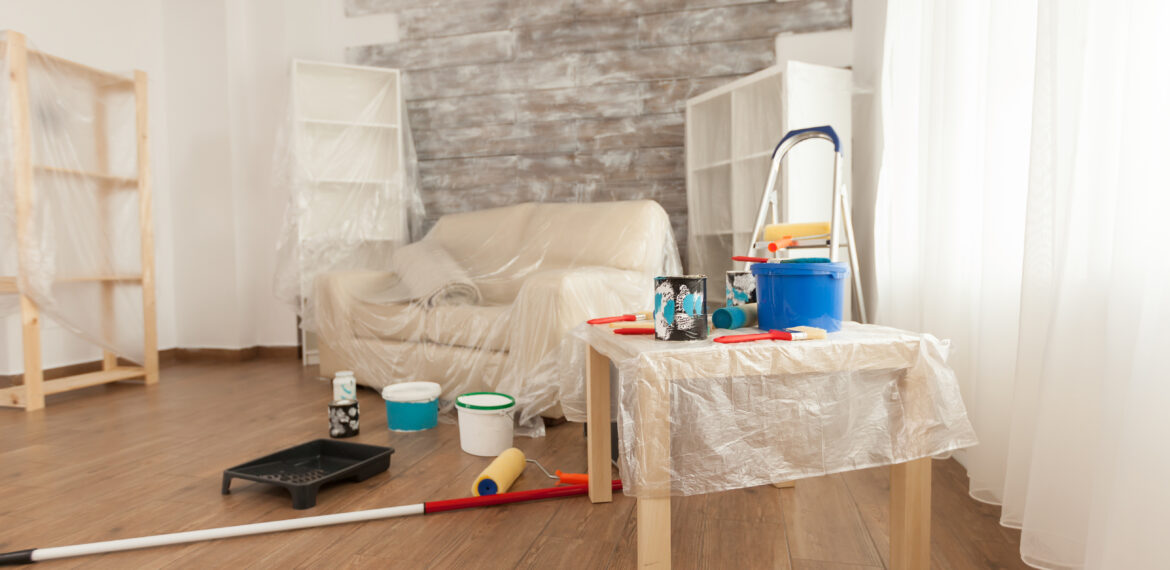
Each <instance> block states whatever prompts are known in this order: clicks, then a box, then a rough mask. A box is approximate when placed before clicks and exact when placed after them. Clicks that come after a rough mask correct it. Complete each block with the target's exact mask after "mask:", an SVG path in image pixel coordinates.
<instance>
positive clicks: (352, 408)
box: [329, 400, 359, 437]
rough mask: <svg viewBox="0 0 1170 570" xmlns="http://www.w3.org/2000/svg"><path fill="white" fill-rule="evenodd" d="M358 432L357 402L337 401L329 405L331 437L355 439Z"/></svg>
mask: <svg viewBox="0 0 1170 570" xmlns="http://www.w3.org/2000/svg"><path fill="white" fill-rule="evenodd" d="M358 431H359V430H358V402H357V400H337V401H335V402H332V403H330V404H329V437H353V436H355V435H357V434H358Z"/></svg>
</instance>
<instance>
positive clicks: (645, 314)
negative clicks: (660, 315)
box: [585, 311, 654, 325]
mask: <svg viewBox="0 0 1170 570" xmlns="http://www.w3.org/2000/svg"><path fill="white" fill-rule="evenodd" d="M653 318H654V316H653V315H651V314H650V311H640V312H637V313H633V314H631V315H618V316H616V317H599V318H596V319H589V320H588V321H585V322H587V323H589V324H591V325H604V324H607V323H617V322H621V321H648V320H650V319H653Z"/></svg>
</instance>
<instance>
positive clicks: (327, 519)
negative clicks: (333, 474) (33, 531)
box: [0, 479, 622, 566]
mask: <svg viewBox="0 0 1170 570" xmlns="http://www.w3.org/2000/svg"><path fill="white" fill-rule="evenodd" d="M610 485H611V488H612V489H613V490H614V491H620V490H621V488H622V482H621V481H620V480H617V479H615V480H613V481H612V482H611V483H610ZM587 493H589V485H586V484H582V485H560V486H557V487H548V488H545V489H529V490H527V491H512V492H511V493H500V494H497V495H481V496H478V497H463V498H459V499H446V500H442V501H427V502H425V503H418V504H416V505H403V506H400V507H388V508H384V509H369V510H365V511H357V512H352V513H338V514H335V515H321V516H317V517H304V518H299V519H288V520H283V521H272V522H263V523H254V524H242V525H238V526H225V527H222V528H209V529H205V530H192V531H188V532H173V533H170V534H160V535H157V536H143V537H139V538H127V539H122V540H107V541H106V542H91V543H89V544H76V545H73V546H55V547H51V548H30V549H27V550H17V551H14V552H0V566H13V565H17V564H28V563H29V562H39V561H41V560H56V559H58V558H69V557H71V556H86V555H89V554H104V553H107V552H118V551H122V550H134V549H136V548H148V547H151V546H166V545H168V544H182V543H185V542H198V541H201V540H216V539H219V538H231V537H235V536H247V535H251V534H264V533H268V532H281V531H285V530H297V529H302V528H310V527H317V526H329V525H334V524H344V523H351V522H362V521H372V520H376V519H389V518H394V517H405V516H409V515H425V514H431V513H442V512H447V511H459V510H463V509H473V508H478V507H490V506H493V505H506V504H510V503H523V502H527V501H539V500H542V499H555V498H558V497H572V496H576V495H585V494H587Z"/></svg>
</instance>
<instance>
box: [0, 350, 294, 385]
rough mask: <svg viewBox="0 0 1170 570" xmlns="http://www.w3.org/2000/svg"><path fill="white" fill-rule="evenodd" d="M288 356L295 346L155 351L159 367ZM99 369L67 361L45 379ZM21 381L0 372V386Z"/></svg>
mask: <svg viewBox="0 0 1170 570" xmlns="http://www.w3.org/2000/svg"><path fill="white" fill-rule="evenodd" d="M270 358H272V359H290V360H295V359H297V358H298V355H297V347H295V346H250V347H248V348H168V349H166V350H160V351H158V363H159V366H160V367H164V368H165V367H166V366H170V365H173V364H177V363H179V362H245V361H248V360H258V359H270ZM118 365H119V366H136V364H134V363H133V362H130V361H129V360H126V359H124V358H119V359H118ZM101 369H102V361H101V360H94V361H92V362H80V363H77V364H67V365H65V366H58V367H56V368H46V369H45V371H44V375H45V380H53V379H55V378H64V377H66V376H74V375H77V374H86V373H88V372H97V371H98V370H101ZM23 383H24V374H3V375H0V388H3V387H7V386H19V385H21V384H23Z"/></svg>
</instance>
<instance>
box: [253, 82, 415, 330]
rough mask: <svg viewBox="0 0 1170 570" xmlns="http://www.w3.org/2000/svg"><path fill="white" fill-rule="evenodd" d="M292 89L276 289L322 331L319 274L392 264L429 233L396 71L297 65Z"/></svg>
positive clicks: (282, 139) (307, 324) (281, 158)
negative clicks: (399, 252) (317, 287)
mask: <svg viewBox="0 0 1170 570" xmlns="http://www.w3.org/2000/svg"><path fill="white" fill-rule="evenodd" d="M290 87H291V88H290V93H291V97H290V101H289V104H288V113H287V115H288V120H287V121H286V122H285V124H284V125H283V127H282V130H281V132H280V133H279V134H278V136H277V139H278V140H277V148H278V151H277V154H276V160H275V166H274V169H275V172H274V174H273V179H274V181H275V184H276V185H277V187H278V189H279V191H281V192H284V191H287V192H288V195H289V202H288V206H287V208H286V213H285V224H284V229H283V231H282V233H281V237H280V241H279V243H278V244H277V271H276V276H275V293H276V296H277V298H278V299H281V300H283V301H286V302H288V303H290V304H291V305H292V306H293V307H295V309H296V311H297V314H298V315H299V316H300V317H301V327H302V328H304V330H306V331H309V332H313V333H315V332H317V328H318V327H317V317H316V303H315V297H314V295H313V286H314V283H315V282H316V280H317V278H318V277H319V276H323V275H328V274H331V273H335V272H339V271H361V270H385V269H386V268H387V267H388V265H389V260H390V258H391V256H392V255H394V252H395V251H396V250H397V249H399V248H401V247H402V246H403V245H406V244H407V243H410V241H412V240H414V239H417V238H418V237H419V236H421V235H422V218H423V204H422V199H421V198H420V197H419V192H418V185H417V179H418V173H417V171H418V169H417V160H416V157H415V151H414V143H413V139H412V137H411V133H410V123H409V121H408V120H407V114H406V112H405V109H404V108H403V106H402V105H403V102H402V100H401V97H400V91H401V88H402V86H401V85H400V79H399V76H398V74H397V72H395V71H394V70H383V69H363V68H358V67H355V66H341V65H332V64H321V63H313V62H303V61H298V62H295V63H294V65H293V72H292V76H291V79H290Z"/></svg>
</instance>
